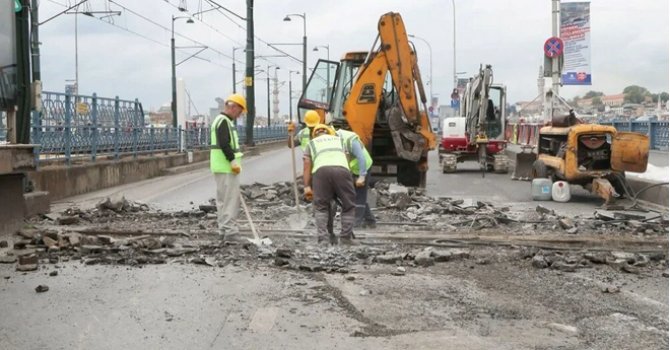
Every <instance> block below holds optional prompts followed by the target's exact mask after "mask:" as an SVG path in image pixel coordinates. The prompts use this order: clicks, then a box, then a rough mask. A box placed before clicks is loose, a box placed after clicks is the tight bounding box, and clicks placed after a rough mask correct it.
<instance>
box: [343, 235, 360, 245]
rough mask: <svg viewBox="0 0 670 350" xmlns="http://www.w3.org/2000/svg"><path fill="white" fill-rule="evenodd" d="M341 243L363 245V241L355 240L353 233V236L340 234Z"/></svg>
mask: <svg viewBox="0 0 670 350" xmlns="http://www.w3.org/2000/svg"><path fill="white" fill-rule="evenodd" d="M340 245H345V246H359V245H361V242H359V241H357V240H354V237H353V235H352V236H340Z"/></svg>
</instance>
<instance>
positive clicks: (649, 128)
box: [599, 120, 668, 151]
mask: <svg viewBox="0 0 670 350" xmlns="http://www.w3.org/2000/svg"><path fill="white" fill-rule="evenodd" d="M599 124H601V125H611V126H613V127H615V128H616V129H617V130H618V131H632V132H639V133H641V134H645V135H647V136H649V143H650V145H651V148H652V149H657V150H664V151H667V150H668V122H667V121H616V120H615V121H608V122H604V121H601V122H599Z"/></svg>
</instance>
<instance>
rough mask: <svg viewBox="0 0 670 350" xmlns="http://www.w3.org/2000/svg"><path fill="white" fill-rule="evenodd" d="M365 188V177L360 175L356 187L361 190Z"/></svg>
mask: <svg viewBox="0 0 670 350" xmlns="http://www.w3.org/2000/svg"><path fill="white" fill-rule="evenodd" d="M363 186H365V176H361V175H359V176H358V178H357V179H356V187H358V188H361V187H363Z"/></svg>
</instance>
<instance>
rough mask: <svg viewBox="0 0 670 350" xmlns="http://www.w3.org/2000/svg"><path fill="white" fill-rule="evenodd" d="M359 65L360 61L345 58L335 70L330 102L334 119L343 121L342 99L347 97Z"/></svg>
mask: <svg viewBox="0 0 670 350" xmlns="http://www.w3.org/2000/svg"><path fill="white" fill-rule="evenodd" d="M359 67H360V63H357V62H354V61H346V60H345V61H342V65H341V66H340V69H339V71H338V72H337V79H336V85H335V88H334V90H335V91H334V93H333V101H332V104H331V106H332V109H333V120H334V121H337V122H342V121H344V116H343V115H342V109H343V107H344V101H346V100H347V97H349V92H350V91H351V86H352V84H353V83H354V80H355V78H356V73H358V68H359Z"/></svg>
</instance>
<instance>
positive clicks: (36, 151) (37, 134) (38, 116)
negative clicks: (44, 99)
mask: <svg viewBox="0 0 670 350" xmlns="http://www.w3.org/2000/svg"><path fill="white" fill-rule="evenodd" d="M32 116H33V121H32V122H33V127H32V131H33V135H32V137H33V140H32V143H33V144H35V147H34V148H33V156H34V157H35V167H36V168H38V167H39V165H40V147H41V142H42V112H37V111H33V115H32Z"/></svg>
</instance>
